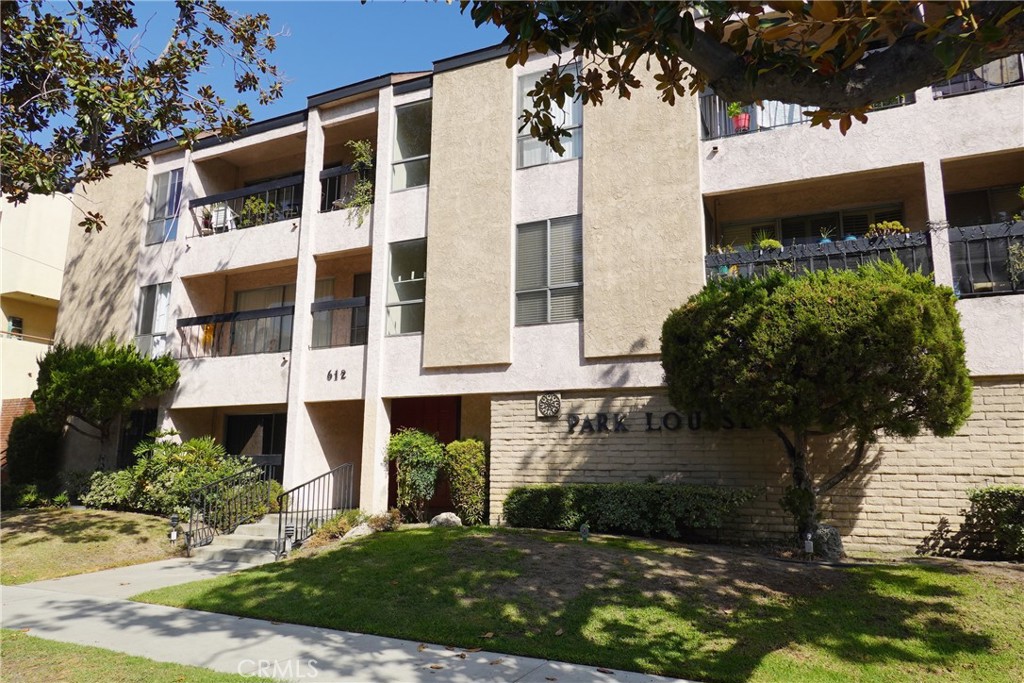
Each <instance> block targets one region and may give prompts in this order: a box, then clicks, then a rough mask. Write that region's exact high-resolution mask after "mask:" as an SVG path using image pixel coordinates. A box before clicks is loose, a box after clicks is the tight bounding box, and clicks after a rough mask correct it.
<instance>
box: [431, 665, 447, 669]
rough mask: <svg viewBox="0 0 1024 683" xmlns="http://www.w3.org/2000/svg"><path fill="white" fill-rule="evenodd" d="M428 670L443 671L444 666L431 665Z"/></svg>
mask: <svg viewBox="0 0 1024 683" xmlns="http://www.w3.org/2000/svg"><path fill="white" fill-rule="evenodd" d="M430 668H431V669H443V668H444V665H443V664H431V665H430Z"/></svg>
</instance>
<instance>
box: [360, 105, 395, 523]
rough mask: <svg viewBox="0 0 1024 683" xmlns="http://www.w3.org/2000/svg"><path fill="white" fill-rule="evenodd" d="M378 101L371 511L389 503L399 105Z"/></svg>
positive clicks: (368, 442)
mask: <svg viewBox="0 0 1024 683" xmlns="http://www.w3.org/2000/svg"><path fill="white" fill-rule="evenodd" d="M379 97H380V99H379V100H378V102H377V163H376V177H375V186H374V201H373V222H372V225H371V227H370V229H371V231H372V233H371V239H370V243H371V244H372V245H373V257H372V261H371V266H370V312H369V320H368V322H367V325H368V329H367V335H366V336H367V338H366V366H365V367H366V374H365V382H364V385H363V397H364V400H363V448H362V470H361V474H360V481H359V504H360V507H362V509H363V510H366V511H368V512H382V511H384V510H385V509H386V508H387V505H388V468H387V465H386V464H385V462H384V450H385V448H386V446H387V442H388V437H389V436H390V435H391V415H390V412H391V402H390V401H388V400H386V399H383V398H382V397H381V378H382V377H383V374H384V354H383V344H384V313H385V310H386V307H385V303H386V302H385V299H386V296H387V278H388V256H389V254H388V201H387V200H388V196H389V195H390V193H391V158H392V137H391V131H392V128H393V120H394V115H395V108H394V105H393V93H392V90H391V88H384V89H382V90H381V91H380V96H379Z"/></svg>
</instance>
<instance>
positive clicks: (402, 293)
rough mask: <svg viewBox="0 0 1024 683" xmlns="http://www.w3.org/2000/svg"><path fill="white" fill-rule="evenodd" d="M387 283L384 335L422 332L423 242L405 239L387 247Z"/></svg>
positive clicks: (425, 256)
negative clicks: (389, 255)
mask: <svg viewBox="0 0 1024 683" xmlns="http://www.w3.org/2000/svg"><path fill="white" fill-rule="evenodd" d="M390 272H391V279H390V282H389V284H388V304H387V321H386V329H387V335H388V336H389V337H390V336H394V335H399V334H413V333H416V332H422V331H423V299H424V296H425V294H426V286H427V241H426V240H409V241H408V242H396V243H395V244H392V245H391V270H390Z"/></svg>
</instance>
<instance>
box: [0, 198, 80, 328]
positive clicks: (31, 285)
mask: <svg viewBox="0 0 1024 683" xmlns="http://www.w3.org/2000/svg"><path fill="white" fill-rule="evenodd" d="M71 208H72V207H71V198H70V197H68V196H65V195H53V196H50V197H45V196H35V195H34V196H32V197H31V198H30V199H29V200H28V201H27V202H25V203H23V204H11V203H9V202H7V201H4V202H3V204H2V206H0V245H2V255H0V294H4V295H7V294H12V293H17V294H18V295H19V296H22V297H27V298H31V299H38V300H39V301H38V303H42V302H43V300H46V301H47V302H48V303H49V304H50V305H56V302H57V299H59V298H60V286H61V279H62V278H63V275H64V260H65V256H66V253H67V244H68V234H69V232H70V230H71ZM76 229H79V228H76ZM14 315H17V314H16V313H15V314H14ZM5 322H6V321H5ZM27 323H28V321H27V320H26V324H27ZM4 329H7V328H6V326H5V327H4Z"/></svg>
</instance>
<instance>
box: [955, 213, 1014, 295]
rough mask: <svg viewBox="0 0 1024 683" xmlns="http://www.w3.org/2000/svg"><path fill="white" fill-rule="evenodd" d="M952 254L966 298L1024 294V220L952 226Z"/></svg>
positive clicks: (960, 290)
mask: <svg viewBox="0 0 1024 683" xmlns="http://www.w3.org/2000/svg"><path fill="white" fill-rule="evenodd" d="M949 257H950V260H951V262H952V266H953V290H954V291H955V292H956V293H957V294H958V295H959V296H961V297H963V298H970V297H976V296H987V295H991V294H1021V293H1024V222H1021V221H1017V222H1016V223H995V224H992V225H976V226H973V227H969V228H950V229H949Z"/></svg>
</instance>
